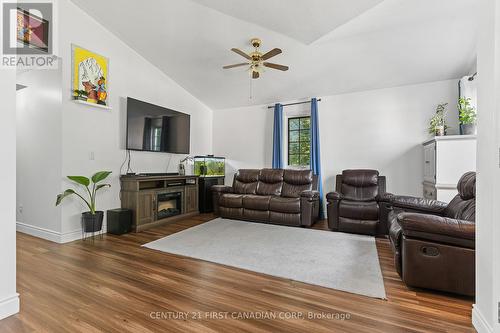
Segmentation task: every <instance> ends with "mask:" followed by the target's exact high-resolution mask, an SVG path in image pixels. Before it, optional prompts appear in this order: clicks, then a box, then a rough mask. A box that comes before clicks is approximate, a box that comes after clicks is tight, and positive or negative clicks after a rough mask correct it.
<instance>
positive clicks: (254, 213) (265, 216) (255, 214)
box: [243, 208, 269, 222]
mask: <svg viewBox="0 0 500 333" xmlns="http://www.w3.org/2000/svg"><path fill="white" fill-rule="evenodd" d="M243 218H244V219H247V220H251V221H259V222H268V221H269V211H268V210H255V209H246V208H244V209H243Z"/></svg>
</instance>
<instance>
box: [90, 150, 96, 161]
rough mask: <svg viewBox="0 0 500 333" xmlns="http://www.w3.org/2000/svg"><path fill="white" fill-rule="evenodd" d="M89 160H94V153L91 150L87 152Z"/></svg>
mask: <svg viewBox="0 0 500 333" xmlns="http://www.w3.org/2000/svg"><path fill="white" fill-rule="evenodd" d="M89 160H91V161H94V160H95V153H94V152H93V151H91V152H90V154H89Z"/></svg>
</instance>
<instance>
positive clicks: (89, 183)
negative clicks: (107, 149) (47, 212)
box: [56, 171, 111, 232]
mask: <svg viewBox="0 0 500 333" xmlns="http://www.w3.org/2000/svg"><path fill="white" fill-rule="evenodd" d="M110 174H111V171H99V172H96V173H95V174H94V175H93V176H92V177H90V179H89V178H87V177H84V176H68V179H69V180H71V181H73V182H75V183H76V184H78V185H80V186H83V187H84V188H85V193H84V194H83V195H81V194H79V193H78V192H76V191H75V190H73V189H70V188H69V189H67V190H66V191H64V192H63V193H61V194H59V195H58V196H57V199H56V206H58V205H59V204H60V203H61V202H62V201H63V199H64V198H66V197H68V196H71V195H76V196H77V197H79V198H80V199H82V200H83V202H84V203H85V205H86V206H87V207H88V209H89V210H88V211H87V212H83V213H82V228H83V230H84V232H96V231H100V230H101V229H102V220H103V217H104V212H102V211H97V210H96V195H97V191H99V190H100V189H103V188H105V187H111V185H110V184H99V183H100V182H102V181H103V180H104V179H106V178H107V177H108V176H109V175H110Z"/></svg>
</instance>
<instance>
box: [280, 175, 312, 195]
mask: <svg viewBox="0 0 500 333" xmlns="http://www.w3.org/2000/svg"><path fill="white" fill-rule="evenodd" d="M312 189H313V173H312V171H311V170H285V172H284V173H283V189H282V190H281V196H282V197H285V198H298V197H299V196H300V193H301V192H303V191H310V190H312Z"/></svg>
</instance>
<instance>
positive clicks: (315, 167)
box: [311, 98, 325, 218]
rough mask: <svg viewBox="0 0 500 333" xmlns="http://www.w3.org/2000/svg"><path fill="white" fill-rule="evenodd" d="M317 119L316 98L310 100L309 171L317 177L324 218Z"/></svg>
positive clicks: (321, 214)
mask: <svg viewBox="0 0 500 333" xmlns="http://www.w3.org/2000/svg"><path fill="white" fill-rule="evenodd" d="M319 141H320V140H319V119H318V101H317V100H316V98H313V99H312V100H311V170H312V171H313V173H314V174H315V175H316V176H318V188H319V204H320V206H319V215H320V218H324V216H325V215H324V212H323V184H322V181H321V158H320V149H319V148H320V147H319Z"/></svg>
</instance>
